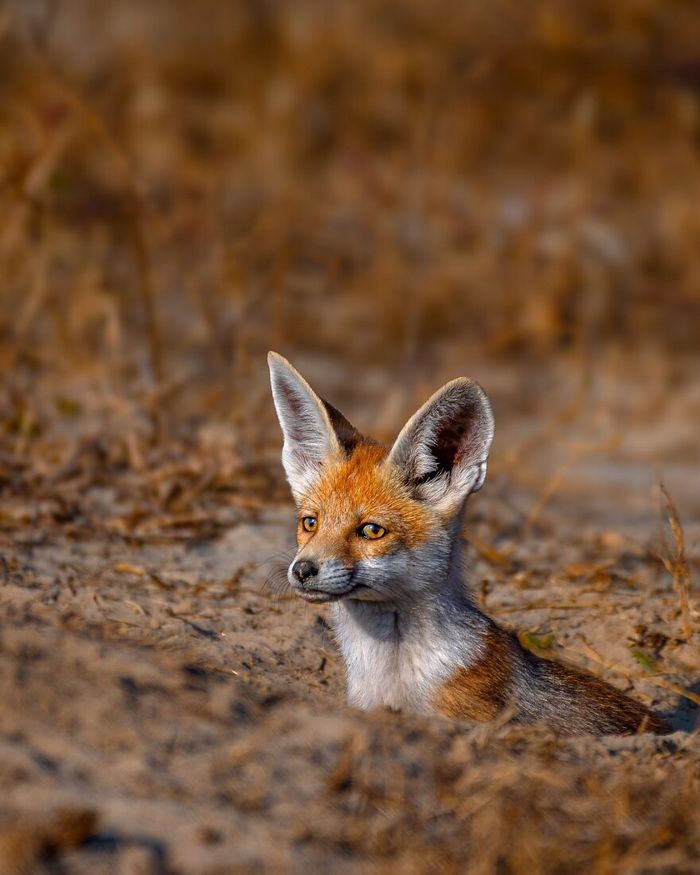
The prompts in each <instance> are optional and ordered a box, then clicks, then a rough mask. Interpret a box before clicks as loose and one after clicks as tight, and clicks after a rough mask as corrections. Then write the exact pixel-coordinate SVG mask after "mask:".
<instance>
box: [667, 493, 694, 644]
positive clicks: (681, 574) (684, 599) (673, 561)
mask: <svg viewBox="0 0 700 875" xmlns="http://www.w3.org/2000/svg"><path fill="white" fill-rule="evenodd" d="M659 488H660V489H661V492H662V493H663V496H664V498H665V500H666V508H665V509H666V515H667V517H668V523H669V526H670V528H671V534H672V535H673V542H674V546H675V550H674V552H673V554H672V555H667V556H662V557H661V561H662V562H663V564H664V567H665V568H666V570H667V571H668V572H669V574H670V575H671V576H672V578H673V588H674V589H675V591H676V592H677V593H678V601H679V604H680V615H681V630H682V635H683V638H684V639H685V640H686V641H689V640H690V638H691V636H692V634H693V630H692V626H691V622H690V571H689V569H688V562H687V560H686V556H685V535H684V533H683V526H682V525H681V521H680V519H679V517H678V511H677V510H676V505H675V504H674V502H673V499H672V498H671V494H670V493H669V491H668V490H667V489H666V487H665V486H664V484H663V483H660V484H659ZM667 552H670V551H668V548H667Z"/></svg>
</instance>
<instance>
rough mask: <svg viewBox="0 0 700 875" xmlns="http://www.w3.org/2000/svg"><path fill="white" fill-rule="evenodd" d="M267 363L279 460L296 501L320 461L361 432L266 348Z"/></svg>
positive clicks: (313, 477)
mask: <svg viewBox="0 0 700 875" xmlns="http://www.w3.org/2000/svg"><path fill="white" fill-rule="evenodd" d="M267 363H268V365H269V367H270V384H271V386H272V399H273V401H274V403H275V409H276V411H277V418H278V419H279V423H280V427H281V428H282V434H283V436H284V449H283V450H282V464H283V465H284V470H285V472H286V474H287V480H288V481H289V485H290V486H291V489H292V494H293V495H294V498H295V499H296V500H297V501H299V499H300V497H301V496H302V495H303V494H304V492H306V491H307V490H308V489H309V487H310V486H311V485H312V484H313V483H314V481H315V480H316V479H317V478H318V475H319V472H320V470H321V468H322V466H323V464H324V462H325V461H326V460H327V459H328V458H329V457H332V456H335V455H341V454H344V453H348V452H350V451H351V450H352V448H353V447H354V446H355V444H357V442H358V441H359V440H361V437H362V436H361V435H360V433H359V432H358V431H357V429H356V428H354V426H352V425H351V424H350V423H349V422H348V421H347V419H345V417H344V416H343V415H342V413H340V412H339V411H338V410H336V409H335V407H333V406H332V405H330V404H329V403H328V402H327V401H324V400H323V399H322V398H319V396H318V395H317V394H316V393H315V392H314V390H313V389H312V388H311V386H309V384H308V383H307V382H306V380H305V379H304V378H303V377H302V375H301V374H300V373H299V371H297V370H296V369H295V368H293V367H292V366H291V365H290V363H289V362H288V361H287V359H286V358H284V357H283V356H281V355H279V354H278V353H276V352H270V353H268V356H267Z"/></svg>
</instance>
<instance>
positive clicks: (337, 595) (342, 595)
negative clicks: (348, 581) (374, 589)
mask: <svg viewBox="0 0 700 875" xmlns="http://www.w3.org/2000/svg"><path fill="white" fill-rule="evenodd" d="M363 590H364V591H367V592H369V587H368V586H365V585H364V584H362V583H354V584H352V585H351V586H349V587H348V588H347V589H344V590H342V592H328V591H327V590H325V589H313V588H312V587H306V588H305V589H301V588H296V587H295V591H296V593H297V595H299V596H301V597H302V598H303V599H304V601H307V602H312V603H314V604H322V603H324V602H339V601H341V600H342V599H347V598H350V597H351V596H353V595H356V596H358V595H360V593H361V592H362V591H363Z"/></svg>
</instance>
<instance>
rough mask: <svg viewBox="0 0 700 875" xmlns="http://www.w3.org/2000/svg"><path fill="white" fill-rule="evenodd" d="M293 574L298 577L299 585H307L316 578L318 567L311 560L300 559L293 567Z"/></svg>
mask: <svg viewBox="0 0 700 875" xmlns="http://www.w3.org/2000/svg"><path fill="white" fill-rule="evenodd" d="M292 574H293V575H294V576H295V577H296V579H297V580H298V581H299V583H306V581H307V580H309V578H311V577H316V575H317V574H318V565H316V563H315V562H313V561H312V560H311V559H300V560H299V562H295V563H294V565H293V566H292Z"/></svg>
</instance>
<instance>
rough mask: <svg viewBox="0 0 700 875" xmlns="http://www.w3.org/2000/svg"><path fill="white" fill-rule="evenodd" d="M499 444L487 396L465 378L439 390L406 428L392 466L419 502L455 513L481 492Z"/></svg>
mask: <svg viewBox="0 0 700 875" xmlns="http://www.w3.org/2000/svg"><path fill="white" fill-rule="evenodd" d="M492 440H493V413H492V412H491V405H490V404H489V400H488V398H487V397H486V393H485V392H484V390H483V389H482V388H481V386H479V384H478V383H475V382H474V381H473V380H467V379H466V378H464V377H461V378H459V379H457V380H452V382H451V383H447V384H446V385H444V386H443V387H442V389H439V390H438V391H437V392H436V393H435V394H434V395H433V396H432V398H430V399H429V400H428V401H426V402H425V404H424V405H423V406H422V407H421V408H420V410H419V411H418V412H417V413H415V414H414V415H413V416H412V417H411V418H410V419H409V420H408V422H407V423H406V425H405V426H404V427H403V429H402V431H401V433H400V434H399V436H398V437H397V438H396V441H395V443H394V446H393V447H392V448H391V451H390V452H389V458H388V463H389V464H390V465H392V466H393V467H394V468H395V469H396V470H398V472H399V473H400V475H401V477H402V479H403V480H404V482H405V483H406V484H407V485H408V486H409V487H410V488H411V489H412V490H413V492H414V494H415V495H416V497H417V498H419V499H420V500H422V501H425V502H427V503H430V504H432V505H433V507H435V508H436V510H438V511H440V512H444V513H455V512H456V511H457V510H459V508H460V507H461V506H462V504H463V503H464V501H465V499H466V498H467V496H468V495H469V494H470V493H471V492H476V491H477V490H479V489H481V487H482V486H483V484H484V480H485V478H486V461H487V458H488V454H489V449H490V448H491V441H492Z"/></svg>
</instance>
